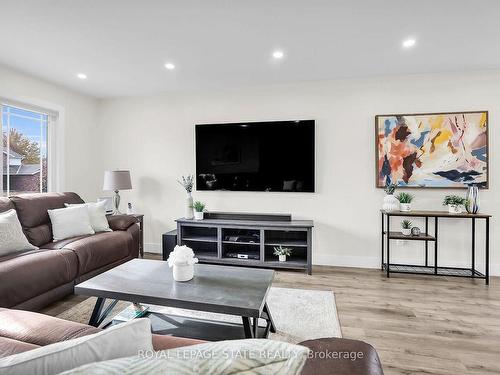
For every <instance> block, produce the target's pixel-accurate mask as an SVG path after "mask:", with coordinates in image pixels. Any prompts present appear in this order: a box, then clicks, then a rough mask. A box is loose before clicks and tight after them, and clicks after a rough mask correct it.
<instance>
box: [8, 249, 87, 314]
mask: <svg viewBox="0 0 500 375" xmlns="http://www.w3.org/2000/svg"><path fill="white" fill-rule="evenodd" d="M77 265H78V259H77V257H76V255H75V254H74V253H73V252H72V251H70V250H57V251H56V250H31V251H27V252H23V253H16V254H10V255H6V256H3V257H1V258H0V296H1V298H0V307H13V306H16V305H18V304H20V303H22V302H24V301H26V300H28V299H30V298H33V297H35V296H38V295H40V294H42V293H45V292H47V291H49V290H51V289H54V288H57V287H59V286H61V285H63V284H66V283H68V282H71V281H73V280H74V279H75V278H76V276H77V269H78V267H77Z"/></svg>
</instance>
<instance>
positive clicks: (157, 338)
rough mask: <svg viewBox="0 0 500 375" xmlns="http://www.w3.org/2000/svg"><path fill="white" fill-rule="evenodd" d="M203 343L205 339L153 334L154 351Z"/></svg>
mask: <svg viewBox="0 0 500 375" xmlns="http://www.w3.org/2000/svg"><path fill="white" fill-rule="evenodd" d="M204 343H206V341H203V340H196V339H188V338H184V337H175V336H168V335H155V334H153V349H154V350H155V351H160V350H168V349H174V348H180V347H183V346H190V345H198V344H204Z"/></svg>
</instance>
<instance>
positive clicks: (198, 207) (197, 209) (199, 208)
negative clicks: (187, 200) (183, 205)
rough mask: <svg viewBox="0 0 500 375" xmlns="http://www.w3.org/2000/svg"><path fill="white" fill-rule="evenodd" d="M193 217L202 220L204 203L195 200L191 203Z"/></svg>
mask: <svg viewBox="0 0 500 375" xmlns="http://www.w3.org/2000/svg"><path fill="white" fill-rule="evenodd" d="M193 208H194V219H195V220H203V212H204V211H205V203H203V202H200V201H196V202H194V203H193Z"/></svg>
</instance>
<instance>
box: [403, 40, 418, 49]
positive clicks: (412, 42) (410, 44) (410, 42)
mask: <svg viewBox="0 0 500 375" xmlns="http://www.w3.org/2000/svg"><path fill="white" fill-rule="evenodd" d="M416 42H417V41H416V40H415V39H406V40H405V41H403V47H404V48H411V47H413V46H414V45H415V43H416Z"/></svg>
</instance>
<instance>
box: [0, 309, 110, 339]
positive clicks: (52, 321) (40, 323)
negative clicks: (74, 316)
mask: <svg viewBox="0 0 500 375" xmlns="http://www.w3.org/2000/svg"><path fill="white" fill-rule="evenodd" d="M100 331H101V330H100V329H99V328H95V327H92V326H89V325H86V324H81V323H75V322H71V321H69V320H63V319H59V318H55V317H52V316H48V315H43V314H39V313H35V312H31V311H24V310H13V309H2V308H0V336H2V337H7V338H10V339H13V340H18V341H22V342H26V343H28V344H33V345H38V346H45V345H50V344H54V343H56V342H60V341H65V340H71V339H75V338H77V337H82V336H86V335H91V334H94V333H98V332H100Z"/></svg>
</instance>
